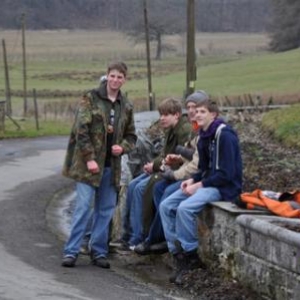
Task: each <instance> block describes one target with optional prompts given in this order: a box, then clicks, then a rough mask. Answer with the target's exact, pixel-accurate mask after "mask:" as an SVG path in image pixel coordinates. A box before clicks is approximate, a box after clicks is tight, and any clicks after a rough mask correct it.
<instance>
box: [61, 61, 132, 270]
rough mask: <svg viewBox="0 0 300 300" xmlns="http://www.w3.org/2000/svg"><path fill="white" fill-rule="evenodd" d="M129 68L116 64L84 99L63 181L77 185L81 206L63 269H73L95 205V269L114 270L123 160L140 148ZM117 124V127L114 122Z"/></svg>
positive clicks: (79, 108) (72, 133) (69, 148)
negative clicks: (114, 223)
mask: <svg viewBox="0 0 300 300" xmlns="http://www.w3.org/2000/svg"><path fill="white" fill-rule="evenodd" d="M126 75H127V66H126V65H125V64H124V63H123V62H120V63H113V64H111V65H110V66H109V67H108V69H107V82H106V83H104V84H102V85H100V87H99V88H98V89H94V90H91V91H90V92H88V93H86V94H85V95H84V96H83V98H82V99H81V101H80V103H79V106H78V110H77V113H76V117H75V122H74V125H73V127H72V132H71V135H70V139H69V144H68V149H67V154H66V159H65V164H64V168H63V175H65V176H67V177H70V178H72V179H74V180H75V181H76V192H77V197H76V206H75V210H74V212H73V218H72V224H71V232H70V236H69V239H68V241H67V242H66V244H65V247H64V253H63V254H64V255H63V260H62V264H61V265H62V266H63V267H74V266H75V263H76V259H77V256H78V253H79V251H80V246H81V242H82V239H83V237H84V235H85V232H86V228H87V225H88V221H89V216H90V207H91V201H93V200H94V218H93V225H92V230H91V239H90V248H91V249H90V250H91V259H92V262H93V264H94V265H96V266H98V267H102V268H109V267H110V264H109V262H108V261H107V258H106V257H107V253H108V238H109V224H110V221H111V219H112V217H113V213H114V209H115V206H116V202H117V192H118V189H119V183H120V176H121V155H122V154H124V153H126V152H128V151H130V150H131V149H133V147H134V145H135V142H136V138H137V137H136V134H135V125H134V118H133V106H132V105H131V103H130V102H129V101H128V100H127V99H126V98H125V97H124V95H123V94H122V93H121V90H120V89H121V87H122V86H123V84H124V83H125V81H126ZM115 120H118V122H115Z"/></svg>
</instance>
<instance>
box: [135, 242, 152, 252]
mask: <svg viewBox="0 0 300 300" xmlns="http://www.w3.org/2000/svg"><path fill="white" fill-rule="evenodd" d="M133 250H134V252H135V253H137V254H139V255H147V254H150V253H151V250H150V244H149V243H147V242H141V243H139V244H138V245H136V246H135V247H134V249H133Z"/></svg>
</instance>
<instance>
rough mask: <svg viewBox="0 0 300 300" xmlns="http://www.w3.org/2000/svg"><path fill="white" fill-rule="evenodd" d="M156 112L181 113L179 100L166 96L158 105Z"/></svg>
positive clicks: (165, 113)
mask: <svg viewBox="0 0 300 300" xmlns="http://www.w3.org/2000/svg"><path fill="white" fill-rule="evenodd" d="M158 112H159V114H160V115H169V114H171V115H175V114H177V113H179V115H181V114H182V105H181V101H179V100H177V99H174V98H167V99H165V100H163V101H162V102H161V103H160V104H159V106H158Z"/></svg>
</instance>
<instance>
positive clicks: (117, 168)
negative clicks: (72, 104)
mask: <svg viewBox="0 0 300 300" xmlns="http://www.w3.org/2000/svg"><path fill="white" fill-rule="evenodd" d="M111 106H112V104H111V101H110V100H109V99H108V98H107V91H106V84H103V85H101V86H100V87H99V88H98V89H94V90H91V91H89V92H87V93H86V94H85V95H84V96H83V97H82V99H81V101H80V102H79V105H78V108H77V112H76V116H75V121H74V124H73V127H72V130H71V134H70V138H69V144H68V147H67V153H66V158H65V162H64V166H63V172H62V173H63V175H64V176H66V177H69V178H72V179H74V180H76V181H79V182H83V183H86V184H90V185H93V186H95V187H98V186H99V184H100V181H101V178H102V174H103V169H104V163H105V157H106V140H107V128H108V124H109V117H110V109H111ZM114 109H115V122H114V136H113V144H117V145H120V146H121V147H123V149H124V153H128V152H129V151H130V150H132V149H133V148H134V146H135V142H136V139H137V137H136V134H135V125H134V115H133V106H132V104H131V103H130V102H129V101H128V100H127V99H126V97H124V96H123V94H122V93H121V92H119V95H118V97H117V99H116V101H115V105H114ZM90 160H95V161H96V162H97V163H98V166H99V168H100V172H99V173H97V174H92V173H91V172H89V171H88V169H87V162H88V161H90ZM111 168H112V171H113V176H112V177H113V184H114V185H115V186H116V187H117V188H119V185H120V178H121V157H115V156H113V157H112V158H111Z"/></svg>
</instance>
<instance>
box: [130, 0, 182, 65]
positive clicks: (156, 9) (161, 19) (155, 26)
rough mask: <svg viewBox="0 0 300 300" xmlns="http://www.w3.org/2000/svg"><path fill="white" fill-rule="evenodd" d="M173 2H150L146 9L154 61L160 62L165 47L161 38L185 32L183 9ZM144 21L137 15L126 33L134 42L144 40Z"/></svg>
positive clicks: (176, 2)
mask: <svg viewBox="0 0 300 300" xmlns="http://www.w3.org/2000/svg"><path fill="white" fill-rule="evenodd" d="M180 4H181V5H179V2H178V1H175V0H165V1H160V0H154V1H153V0H152V1H151V5H150V4H149V8H148V13H149V17H148V22H149V25H148V26H149V40H150V41H155V42H156V53H155V59H157V60H160V59H161V57H162V51H163V48H164V47H167V45H164V44H163V36H164V35H167V34H175V33H181V32H183V31H185V19H184V18H183V17H182V16H183V14H185V7H184V6H183V5H182V3H180ZM141 9H142V7H141ZM141 11H142V10H141ZM143 24H144V20H143V18H142V15H137V18H136V22H135V23H134V24H133V25H132V28H131V30H129V31H128V32H127V33H128V35H129V36H131V37H133V38H134V40H135V41H136V42H138V41H141V40H144V38H145V34H144V26H143Z"/></svg>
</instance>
